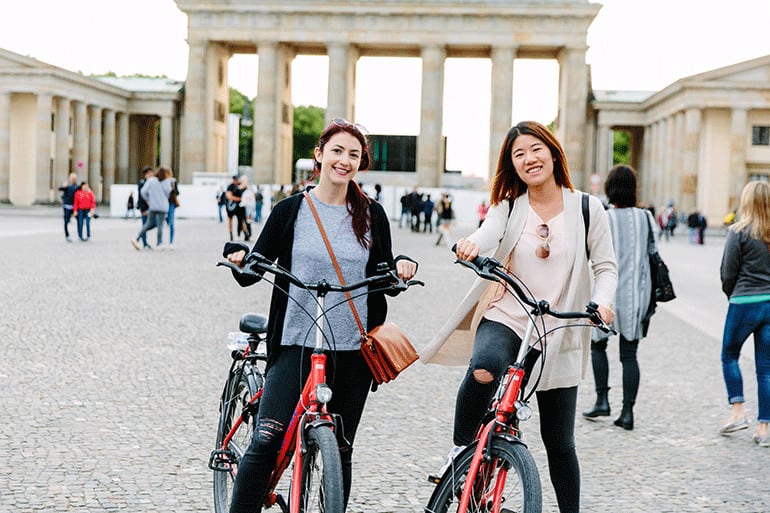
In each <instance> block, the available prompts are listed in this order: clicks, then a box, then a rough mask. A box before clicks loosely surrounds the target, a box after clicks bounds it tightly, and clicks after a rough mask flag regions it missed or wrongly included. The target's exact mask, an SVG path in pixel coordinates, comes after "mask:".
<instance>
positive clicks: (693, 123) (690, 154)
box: [678, 108, 701, 212]
mask: <svg viewBox="0 0 770 513" xmlns="http://www.w3.org/2000/svg"><path fill="white" fill-rule="evenodd" d="M700 132H701V111H700V109H696V108H690V109H687V110H686V111H685V114H684V135H685V137H684V156H683V157H684V162H683V168H682V195H681V199H680V202H681V205H678V207H679V210H680V211H682V212H690V211H692V210H693V209H694V208H695V207H696V202H697V197H698V172H699V169H698V167H699V165H700V162H699V160H698V151H699V149H700V137H701V135H700Z"/></svg>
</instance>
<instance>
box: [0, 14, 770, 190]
mask: <svg viewBox="0 0 770 513" xmlns="http://www.w3.org/2000/svg"><path fill="white" fill-rule="evenodd" d="M8 1H9V0H6V2H8ZM599 3H601V4H603V7H602V9H601V11H600V12H599V15H598V16H597V17H596V19H595V20H594V22H593V24H592V25H591V27H590V28H589V31H588V45H589V47H590V48H589V51H588V55H587V61H588V63H589V64H590V65H591V79H592V86H593V88H594V89H622V90H649V91H654V90H659V89H662V88H663V87H665V86H667V85H668V84H670V83H672V82H674V81H676V80H678V79H680V78H683V77H686V76H689V75H693V74H696V73H701V72H704V71H709V70H711V69H715V68H720V67H723V66H727V65H730V64H735V63H737V62H741V61H744V60H748V59H753V58H756V57H761V56H763V55H770V35H769V34H770V29H769V28H768V27H769V26H770V0H733V1H731V2H724V1H716V0H644V1H638V0H604V1H603V2H599ZM186 34H187V17H186V15H185V14H183V13H182V12H181V11H179V9H178V8H177V7H176V3H175V2H174V1H173V0H132V1H131V2H125V1H117V0H70V1H67V2H61V1H58V0H25V1H24V2H13V8H9V7H6V8H5V9H3V12H2V15H1V16H0V48H5V49H7V50H11V51H13V52H16V53H20V54H22V55H28V56H31V57H34V58H36V59H38V60H41V61H44V62H47V63H49V64H53V65H56V66H60V67H62V68H66V69H69V70H72V71H81V72H83V73H86V74H91V73H95V74H98V73H104V72H107V71H114V72H115V73H117V74H119V75H123V74H133V73H142V74H146V75H167V76H169V77H171V78H174V79H178V80H184V79H185V77H186V74H187V43H186V42H185V37H186ZM256 62H257V60H256V57H255V56H236V57H234V58H233V59H231V63H230V69H229V75H230V85H231V86H232V87H235V88H237V89H239V90H240V91H242V92H243V93H245V94H247V95H248V96H251V97H253V96H254V95H256V76H257V73H256ZM326 63H327V60H326V58H325V57H310V56H299V57H298V58H296V59H295V62H294V65H293V89H292V97H293V101H294V103H295V105H307V104H313V105H319V106H322V107H324V106H325V103H326ZM489 70H490V64H489V62H488V61H487V60H484V59H471V60H467V59H450V60H448V61H447V64H446V69H445V85H444V89H445V93H444V94H445V111H444V135H446V136H447V138H448V148H447V167H448V168H450V169H461V170H462V171H463V172H464V173H467V174H476V175H480V176H485V175H486V169H487V158H488V151H487V147H488V144H489V134H488V130H489V105H488V102H489V87H490V85H489V84H490V83H489ZM557 71H558V68H557V66H556V65H555V63H554V62H552V61H521V60H517V61H516V67H515V69H514V77H515V79H514V112H513V119H514V121H518V120H521V119H535V120H537V121H541V122H543V123H549V122H551V121H552V120H553V118H554V117H555V116H556V97H557V90H558V84H557V78H558V73H557ZM468 77H473V79H472V80H468ZM419 98H420V61H419V59H382V58H362V59H360V60H359V63H358V67H357V96H356V118H357V119H356V121H358V122H360V123H362V124H364V125H365V126H366V127H367V128H368V129H369V131H370V132H371V133H402V134H416V133H417V132H418V131H419V102H420V100H419ZM497 144H499V141H498V142H494V145H495V146H496V145H497Z"/></svg>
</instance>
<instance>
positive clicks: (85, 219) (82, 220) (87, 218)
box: [78, 210, 91, 240]
mask: <svg viewBox="0 0 770 513" xmlns="http://www.w3.org/2000/svg"><path fill="white" fill-rule="evenodd" d="M83 225H85V227H86V236H85V237H83ZM78 238H79V239H80V240H86V239H90V238H91V212H90V211H88V210H78Z"/></svg>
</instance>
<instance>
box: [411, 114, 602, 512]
mask: <svg viewBox="0 0 770 513" xmlns="http://www.w3.org/2000/svg"><path fill="white" fill-rule="evenodd" d="M490 196H491V197H490V207H489V211H488V212H487V217H486V219H485V220H484V223H483V224H482V225H481V226H480V227H479V228H478V229H477V230H476V231H475V232H473V233H472V234H471V235H469V236H468V237H467V238H463V239H460V240H459V241H458V242H457V255H456V256H457V258H459V259H461V260H472V259H473V258H475V257H476V256H478V255H479V254H480V253H484V254H488V253H491V254H492V257H493V258H495V259H497V260H499V261H500V262H505V263H506V265H507V267H508V268H509V269H510V270H511V271H513V273H514V274H516V275H518V276H520V277H521V278H522V279H523V281H524V282H525V283H526V284H527V286H528V287H529V289H530V290H531V292H532V294H533V296H534V297H536V298H538V299H546V300H548V301H549V303H550V304H551V306H552V307H553V308H554V309H555V310H557V311H576V310H584V309H585V306H586V304H588V302H589V300H593V301H594V302H595V303H597V304H598V305H599V314H600V315H601V317H602V320H604V322H607V323H609V322H611V321H612V319H613V317H614V313H613V311H612V306H611V305H612V300H613V298H614V296H615V286H616V284H617V269H616V266H615V256H614V253H613V250H612V240H611V238H610V231H609V226H608V224H607V217H606V214H605V212H604V207H603V206H602V204H601V202H600V201H599V200H598V199H597V198H590V201H589V206H588V208H589V212H590V229H589V230H588V233H586V232H585V227H584V226H585V225H584V223H583V218H582V194H581V193H580V191H576V190H575V188H574V187H573V185H572V182H571V181H570V176H569V170H568V168H567V158H566V156H565V155H564V150H563V149H562V147H561V144H559V141H558V140H557V139H556V137H555V136H554V135H553V134H552V133H551V131H550V130H549V129H548V128H547V127H545V126H543V125H541V124H540V123H536V122H534V121H524V122H521V123H519V124H517V125H516V126H514V127H512V128H511V129H510V130H508V133H507V134H506V136H505V139H504V140H503V144H502V148H501V150H500V157H499V159H498V162H497V173H496V174H495V178H494V182H493V184H492V191H491V195H490ZM589 259H590V261H591V270H589V265H588V261H589ZM592 274H593V278H594V282H595V286H594V288H593V294H592V292H591V275H592ZM499 290H500V289H499V288H498V287H497V284H495V283H492V284H491V285H490V283H489V282H488V281H487V280H483V279H481V278H478V279H477V280H476V282H475V283H474V285H473V287H472V288H471V290H470V291H469V292H468V294H466V296H465V298H464V299H463V300H462V302H461V303H460V305H459V306H458V307H457V309H456V310H455V311H454V312H453V313H452V315H451V316H450V318H449V320H448V321H447V322H446V323H445V324H444V326H443V327H442V328H441V329H440V330H439V331H438V333H437V335H436V336H435V337H434V339H433V340H432V341H431V342H430V344H429V345H428V346H427V347H426V348H425V349H424V350H423V352H422V354H421V358H422V359H423V361H425V362H426V363H439V364H444V365H466V366H467V367H468V370H467V372H466V374H465V378H464V379H463V382H462V383H461V384H460V389H459V391H458V392H457V402H456V406H455V422H454V437H453V438H454V444H455V447H454V448H453V449H452V451H451V452H450V456H449V458H450V461H451V458H453V457H454V456H456V455H457V454H458V453H459V451H460V450H462V448H463V447H464V446H466V445H468V444H470V443H471V442H472V441H473V439H474V435H475V434H476V432H477V430H478V428H479V425H480V423H481V420H482V418H483V416H484V413H486V411H487V407H488V405H489V401H490V399H491V398H492V396H493V394H494V392H495V390H496V389H497V386H498V382H499V380H500V378H501V377H502V375H503V374H504V372H505V370H506V369H507V367H508V365H509V364H510V363H511V362H512V361H513V360H514V359H515V357H516V354H517V352H518V350H519V346H520V345H521V337H522V336H523V335H524V329H525V327H526V323H527V314H528V312H527V311H526V310H525V309H523V308H521V306H520V305H519V304H518V303H517V302H516V300H515V299H514V298H513V297H511V295H510V294H502V293H500V294H497V293H496V292H497V291H499ZM471 319H472V320H471ZM468 320H471V321H470V322H467V321H468ZM545 324H546V326H545V328H546V329H545V330H544V331H550V330H551V329H552V328H555V327H557V326H559V325H561V321H559V320H557V319H552V318H547V319H546V320H545ZM589 342H590V333H589V330H587V329H585V328H566V329H562V330H558V331H556V332H553V333H551V334H550V335H549V336H548V339H547V358H546V359H545V362H544V363H541V362H540V361H538V362H536V363H535V362H534V361H533V362H532V363H533V364H535V365H536V367H535V369H534V370H532V375H533V376H536V375H540V380H539V381H538V385H537V389H536V390H537V404H538V409H539V412H540V433H541V435H542V439H543V443H544V445H545V449H546V452H547V454H548V468H549V469H550V472H551V482H552V483H553V487H554V490H555V491H556V499H557V501H558V504H559V511H560V512H561V513H576V512H577V511H579V508H580V467H579V464H578V458H577V454H576V452H575V441H574V430H575V408H576V404H577V386H578V382H579V381H580V379H581V376H582V373H583V363H584V361H585V360H586V357H587V355H588V346H589ZM537 354H538V353H537V352H536V351H530V353H529V355H537ZM528 358H529V356H528ZM469 361H470V363H469ZM541 365H542V366H541ZM540 369H542V371H541V370H540ZM541 372H542V373H541Z"/></svg>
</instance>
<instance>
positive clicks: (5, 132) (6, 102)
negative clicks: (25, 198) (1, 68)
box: [0, 91, 58, 203]
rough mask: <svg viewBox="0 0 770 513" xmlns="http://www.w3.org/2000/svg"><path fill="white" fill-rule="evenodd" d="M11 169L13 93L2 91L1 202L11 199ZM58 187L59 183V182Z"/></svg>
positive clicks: (0, 112) (0, 130) (0, 115)
mask: <svg viewBox="0 0 770 513" xmlns="http://www.w3.org/2000/svg"><path fill="white" fill-rule="evenodd" d="M10 169H11V93H7V92H5V91H2V92H0V202H3V203H4V202H6V201H9V197H8V184H9V180H10ZM57 187H58V184H57Z"/></svg>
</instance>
